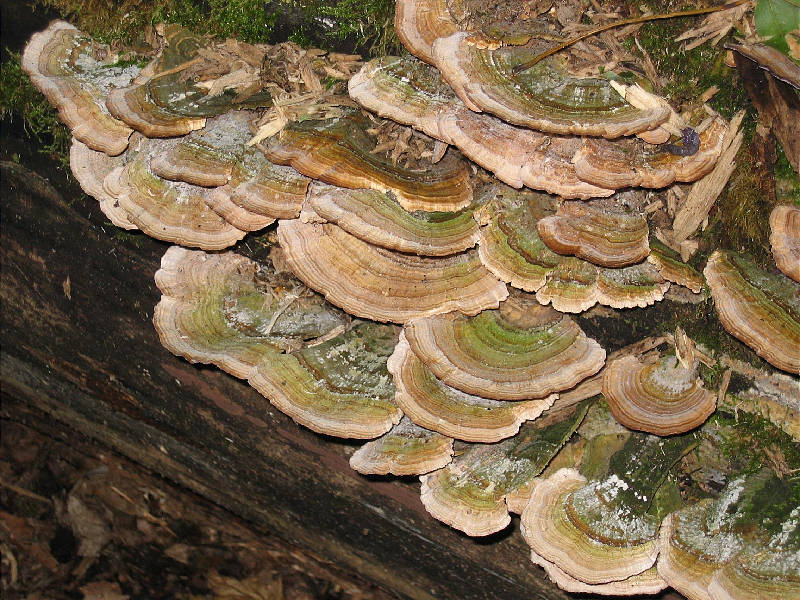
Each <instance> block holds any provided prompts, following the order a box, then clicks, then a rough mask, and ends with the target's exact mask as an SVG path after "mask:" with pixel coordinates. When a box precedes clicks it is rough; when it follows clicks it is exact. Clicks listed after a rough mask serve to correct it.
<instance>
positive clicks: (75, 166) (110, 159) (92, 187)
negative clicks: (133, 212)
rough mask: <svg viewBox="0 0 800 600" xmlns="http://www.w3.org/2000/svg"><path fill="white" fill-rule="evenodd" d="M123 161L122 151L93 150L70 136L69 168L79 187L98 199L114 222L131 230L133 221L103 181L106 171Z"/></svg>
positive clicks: (106, 214)
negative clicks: (112, 152)
mask: <svg viewBox="0 0 800 600" xmlns="http://www.w3.org/2000/svg"><path fill="white" fill-rule="evenodd" d="M124 161H125V159H124V156H123V155H118V156H109V155H108V154H106V153H105V152H100V151H98V150H92V149H91V148H89V146H87V145H86V144H84V143H83V142H81V141H79V140H78V138H75V137H73V138H72V146H70V149H69V168H70V170H71V171H72V174H73V175H74V176H75V179H76V180H77V181H78V183H79V184H80V186H81V189H82V190H83V191H84V192H86V193H87V194H89V195H90V196H91V197H92V198H94V199H95V200H97V201H98V202H99V203H100V210H102V211H103V214H104V215H105V216H107V217H108V218H109V220H110V221H111V222H112V223H113V224H114V225H116V226H117V227H121V228H122V229H129V230H130V229H137V227H136V225H134V224H133V223H131V222H130V220H129V219H128V213H127V212H125V209H123V208H122V207H121V206H120V205H119V202H117V199H116V198H115V197H114V196H113V195H111V194H110V193H109V192H108V191H107V190H106V189H105V188H104V187H103V181H104V180H105V178H106V177H107V176H108V175H109V173H111V171H113V170H114V169H117V168H121V167H122V165H123V164H124Z"/></svg>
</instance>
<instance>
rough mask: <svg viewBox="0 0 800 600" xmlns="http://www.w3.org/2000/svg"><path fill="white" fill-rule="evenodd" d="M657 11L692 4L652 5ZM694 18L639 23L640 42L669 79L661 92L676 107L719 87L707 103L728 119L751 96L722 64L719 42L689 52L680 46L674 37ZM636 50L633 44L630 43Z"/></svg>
mask: <svg viewBox="0 0 800 600" xmlns="http://www.w3.org/2000/svg"><path fill="white" fill-rule="evenodd" d="M652 8H653V10H654V11H655V12H656V13H660V12H669V11H671V10H681V9H686V8H694V7H693V6H692V7H681V6H669V7H667V6H664V5H663V4H658V5H657V6H656V5H654V6H653V7H652ZM701 18H702V17H695V19H694V20H692V19H687V18H681V19H666V20H662V21H652V22H650V23H646V24H645V25H643V26H642V28H641V30H640V31H639V35H638V37H639V41H640V43H641V45H642V48H644V49H645V50H646V51H647V53H648V54H649V55H650V58H651V59H652V60H653V63H654V64H655V67H656V70H657V71H658V73H659V74H660V75H662V76H666V77H668V78H669V81H668V82H667V83H666V85H664V89H663V94H664V95H666V96H667V98H668V99H669V100H671V101H672V102H673V103H674V104H675V105H676V106H677V107H680V106H681V105H682V104H683V103H684V102H687V101H692V100H694V99H695V98H696V97H697V96H698V95H699V94H700V93H702V92H703V91H705V90H706V89H708V88H710V87H711V86H714V85H716V86H718V87H719V91H718V92H717V93H716V94H715V95H714V97H713V98H712V99H711V100H710V101H709V105H710V106H711V107H712V108H713V109H714V110H716V111H718V112H720V113H721V114H722V115H723V116H725V117H726V118H728V119H729V118H731V117H732V116H733V115H734V114H735V113H736V112H737V111H738V110H740V109H742V108H747V107H749V106H750V99H749V97H748V96H747V91H746V90H745V89H744V86H742V85H739V84H738V83H737V82H736V80H737V75H736V71H735V70H734V69H731V68H730V67H728V66H726V65H725V50H724V49H723V48H722V42H720V43H719V44H717V45H716V46H712V45H711V44H710V43H708V42H707V43H705V44H702V45H700V46H698V47H697V48H694V49H692V50H689V51H688V52H687V51H685V50H683V49H682V48H681V45H682V43H681V42H676V41H675V38H676V37H678V36H680V34H682V33H683V32H684V31H686V30H687V29H690V28H691V27H693V26H696V24H697V23H698V22H699V19H701ZM629 49H630V50H631V51H632V52H636V46H635V44H632V43H631V45H629Z"/></svg>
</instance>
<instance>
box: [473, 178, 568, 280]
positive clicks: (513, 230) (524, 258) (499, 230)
mask: <svg viewBox="0 0 800 600" xmlns="http://www.w3.org/2000/svg"><path fill="white" fill-rule="evenodd" d="M490 193H491V194H492V198H491V199H490V201H489V203H488V204H487V207H486V209H485V210H482V211H480V212H479V214H478V220H479V223H480V224H481V225H482V227H481V230H480V241H479V245H478V252H479V254H480V257H481V262H483V264H484V265H486V268H487V269H489V270H490V271H491V272H492V273H494V274H495V275H496V276H497V277H499V278H500V279H502V280H503V281H505V282H507V283H509V284H511V285H512V286H513V287H515V288H519V289H522V290H525V291H526V292H535V291H537V290H538V289H539V288H541V287H542V286H543V285H544V283H545V281H546V280H547V276H548V274H549V273H551V272H552V271H553V270H554V269H555V268H556V267H557V266H558V265H559V263H560V262H561V260H562V258H561V257H559V256H558V255H557V254H556V253H555V252H553V251H552V250H550V249H549V248H548V247H547V246H545V244H544V243H543V242H542V240H541V238H540V237H539V233H538V231H537V227H536V225H537V223H538V221H539V219H541V218H543V217H545V216H549V215H552V214H554V213H555V211H556V207H557V202H556V199H555V198H554V197H553V196H549V195H548V194H541V193H536V192H531V191H528V190H519V191H517V190H514V189H512V188H503V187H498V188H496V189H495V190H493V192H490Z"/></svg>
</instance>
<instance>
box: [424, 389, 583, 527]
mask: <svg viewBox="0 0 800 600" xmlns="http://www.w3.org/2000/svg"><path fill="white" fill-rule="evenodd" d="M588 406H589V405H588V402H585V403H583V404H581V405H578V406H577V407H576V408H575V410H573V412H572V413H571V414H570V415H569V416H568V417H567V418H564V419H563V420H561V421H559V422H557V423H550V424H547V425H538V424H537V423H536V421H533V422H529V423H525V424H524V425H523V426H522V427H521V428H520V431H519V433H518V434H517V435H516V436H514V437H512V438H509V439H507V440H503V441H502V442H499V443H497V444H476V445H473V446H471V447H470V448H469V449H468V450H467V451H466V452H464V453H462V454H460V455H459V456H457V457H456V458H455V459H453V462H452V463H450V464H449V465H448V466H446V467H445V468H443V469H441V470H439V471H434V472H433V473H430V474H428V475H423V476H422V477H421V478H420V480H421V481H422V488H421V499H422V503H423V504H424V505H425V509H426V510H427V511H428V512H429V513H431V514H432V515H433V516H434V517H435V518H437V519H439V520H440V521H442V522H444V523H447V524H448V525H450V526H451V527H454V528H455V529H458V530H459V531H463V532H464V533H466V534H467V535H470V536H484V535H489V534H491V533H494V532H496V531H500V530H501V529H503V528H504V527H506V526H507V525H508V524H509V523H510V521H511V517H510V515H509V510H510V505H508V504H507V500H506V498H507V497H509V496H511V495H513V494H514V493H515V492H518V491H519V490H520V489H522V488H524V487H526V486H528V485H530V482H531V481H532V480H533V479H534V478H536V477H537V476H538V475H539V474H540V473H541V472H542V471H543V470H544V468H545V467H546V466H547V463H549V462H550V460H551V459H552V458H553V456H554V455H555V454H556V453H557V452H558V451H559V450H560V449H561V447H562V446H563V445H564V443H565V442H566V441H567V439H568V438H569V437H570V436H571V435H572V433H573V432H574V431H575V428H577V427H578V425H579V424H580V422H581V420H582V419H583V417H584V415H585V414H586V410H587V409H588Z"/></svg>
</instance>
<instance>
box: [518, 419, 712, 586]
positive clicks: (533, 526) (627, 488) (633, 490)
mask: <svg viewBox="0 0 800 600" xmlns="http://www.w3.org/2000/svg"><path fill="white" fill-rule="evenodd" d="M696 443H697V438H696V437H695V436H693V435H682V436H674V437H672V438H667V439H662V438H657V437H655V436H648V435H644V434H632V435H631V436H630V437H629V438H628V440H627V441H626V442H625V445H624V446H623V447H622V449H621V450H619V451H618V452H617V453H615V454H614V455H613V456H612V457H611V459H610V462H609V470H608V473H607V475H606V476H605V477H604V478H602V479H598V480H595V481H592V482H588V483H587V480H586V478H584V477H583V476H582V475H580V474H579V473H578V472H577V471H575V470H574V469H562V470H561V471H558V472H557V473H555V474H554V475H552V476H551V477H550V478H548V479H546V480H544V481H541V482H537V484H536V486H535V487H534V488H533V492H532V494H531V499H530V502H529V503H528V506H527V507H526V509H525V511H523V513H522V526H523V528H524V535H525V539H526V541H527V542H528V544H530V546H531V548H532V549H533V550H534V552H536V553H537V554H538V555H540V556H542V557H543V558H545V559H546V560H548V561H550V562H552V563H554V564H555V565H556V566H558V567H559V568H560V569H562V570H563V571H565V572H566V573H567V574H569V575H570V576H571V577H574V578H575V579H578V580H580V581H583V582H585V583H589V584H602V583H607V582H610V581H620V580H623V579H627V578H629V577H631V576H634V575H637V574H639V573H642V572H643V571H645V570H647V569H649V568H651V567H652V566H653V564H654V563H655V560H656V556H657V555H658V550H659V549H658V544H657V532H658V525H659V521H660V518H659V517H658V516H657V515H655V514H653V513H652V511H653V508H654V499H655V497H656V494H657V492H658V490H659V488H660V487H661V485H662V484H663V482H664V480H665V479H666V477H667V474H668V472H669V470H670V469H671V468H672V467H673V466H674V465H675V463H676V462H677V461H678V460H680V458H681V457H682V456H683V455H684V454H686V452H688V451H689V450H690V449H691V448H692V447H693V446H694V445H695V444H696Z"/></svg>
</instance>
